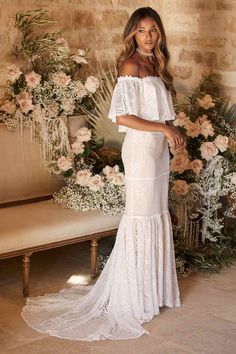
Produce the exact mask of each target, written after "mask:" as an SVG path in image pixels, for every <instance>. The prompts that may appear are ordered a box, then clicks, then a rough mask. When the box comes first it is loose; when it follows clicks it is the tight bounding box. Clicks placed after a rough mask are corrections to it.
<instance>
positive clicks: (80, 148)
mask: <svg viewBox="0 0 236 354" xmlns="http://www.w3.org/2000/svg"><path fill="white" fill-rule="evenodd" d="M71 148H72V151H73V152H74V153H75V154H82V153H83V152H84V144H83V143H82V142H81V141H75V142H74V143H73V144H72V145H71Z"/></svg>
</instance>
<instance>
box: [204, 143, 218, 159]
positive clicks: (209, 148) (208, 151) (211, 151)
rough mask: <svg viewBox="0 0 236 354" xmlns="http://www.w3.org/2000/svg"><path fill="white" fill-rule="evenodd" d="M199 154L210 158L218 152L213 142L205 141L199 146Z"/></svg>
mask: <svg viewBox="0 0 236 354" xmlns="http://www.w3.org/2000/svg"><path fill="white" fill-rule="evenodd" d="M200 151H201V156H202V157H203V158H204V159H206V160H211V159H212V158H213V157H214V156H216V155H217V154H218V149H217V147H216V146H215V144H214V143H213V142H205V143H203V144H202V145H201V147H200Z"/></svg>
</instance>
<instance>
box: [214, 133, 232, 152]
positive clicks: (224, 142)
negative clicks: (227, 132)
mask: <svg viewBox="0 0 236 354" xmlns="http://www.w3.org/2000/svg"><path fill="white" fill-rule="evenodd" d="M214 144H215V145H216V147H217V148H218V149H219V150H220V151H221V152H224V151H226V150H227V148H228V145H229V138H228V137H227V136H223V135H218V136H217V137H216V138H215V140H214Z"/></svg>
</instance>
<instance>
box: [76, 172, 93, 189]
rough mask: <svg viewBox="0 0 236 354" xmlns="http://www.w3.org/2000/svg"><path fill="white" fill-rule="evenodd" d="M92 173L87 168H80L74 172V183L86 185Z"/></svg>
mask: <svg viewBox="0 0 236 354" xmlns="http://www.w3.org/2000/svg"><path fill="white" fill-rule="evenodd" d="M91 175H92V172H91V171H90V170H88V169H86V170H80V171H78V172H77V173H76V181H75V183H76V184H79V185H80V186H84V187H85V186H88V185H89V179H90V176H91Z"/></svg>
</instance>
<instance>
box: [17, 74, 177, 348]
mask: <svg viewBox="0 0 236 354" xmlns="http://www.w3.org/2000/svg"><path fill="white" fill-rule="evenodd" d="M125 114H134V115H137V116H139V117H141V118H144V119H147V120H153V121H154V120H156V121H165V120H171V119H174V118H175V113H174V110H173V106H172V99H171V95H170V93H169V91H167V90H166V88H165V86H164V84H163V82H162V81H161V79H160V78H158V77H154V76H148V77H145V78H138V77H131V76H123V77H119V78H118V81H117V84H116V86H115V89H114V92H113V96H112V102H111V107H110V111H109V118H110V119H112V120H113V121H115V117H116V116H117V115H125ZM119 130H120V131H125V132H126V136H125V140H124V143H123V146H122V159H123V162H124V167H125V185H126V207H125V212H124V215H123V216H122V218H121V221H120V225H119V228H118V232H117V236H116V241H115V245H114V247H113V250H112V252H111V255H110V257H109V259H108V261H107V263H106V265H105V267H104V269H103V271H102V273H101V274H100V276H99V278H98V280H97V281H96V283H95V284H94V285H90V286H81V285H80V286H73V287H72V288H71V289H64V290H61V291H60V292H59V293H56V294H51V295H45V296H40V297H35V298H28V299H27V303H26V305H25V306H24V308H23V311H22V316H23V318H24V320H25V321H26V322H27V323H28V324H29V325H30V326H31V327H32V328H34V329H36V330H38V331H40V332H43V333H48V334H50V335H52V336H56V337H61V338H68V339H74V340H85V341H95V340H104V339H111V340H122V339H132V338H136V337H139V336H141V335H142V334H148V333H149V331H148V330H147V329H145V328H144V327H143V326H142V323H144V322H147V321H150V320H151V319H153V317H154V316H155V315H158V314H159V313H160V312H159V308H160V307H162V306H166V307H179V306H181V303H180V298H179V288H178V281H177V275H176V267H175V253H174V245H173V234H172V225H171V220H170V215H169V211H168V183H169V150H168V143H167V140H166V138H165V136H164V135H163V134H162V133H160V132H144V131H138V130H135V129H131V128H126V127H124V126H123V127H122V126H119Z"/></svg>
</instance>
